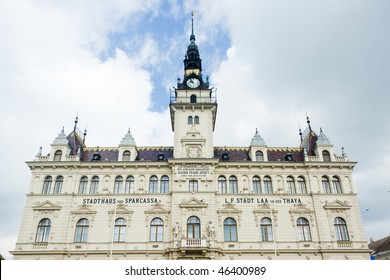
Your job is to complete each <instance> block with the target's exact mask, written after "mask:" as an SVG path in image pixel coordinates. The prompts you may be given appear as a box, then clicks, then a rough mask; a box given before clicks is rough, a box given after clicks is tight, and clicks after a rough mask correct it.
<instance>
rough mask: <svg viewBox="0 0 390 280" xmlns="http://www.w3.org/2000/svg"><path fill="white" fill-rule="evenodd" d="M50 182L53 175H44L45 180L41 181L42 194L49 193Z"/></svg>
mask: <svg viewBox="0 0 390 280" xmlns="http://www.w3.org/2000/svg"><path fill="white" fill-rule="evenodd" d="M52 182H53V177H51V176H46V177H45V180H44V181H43V186H42V194H49V193H50V189H51V184H52Z"/></svg>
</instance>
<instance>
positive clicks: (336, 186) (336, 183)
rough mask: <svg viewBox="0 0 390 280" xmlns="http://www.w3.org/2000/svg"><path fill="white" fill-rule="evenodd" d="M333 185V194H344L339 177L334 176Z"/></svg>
mask: <svg viewBox="0 0 390 280" xmlns="http://www.w3.org/2000/svg"><path fill="white" fill-rule="evenodd" d="M332 183H333V192H334V193H343V191H342V189H341V185H340V180H339V178H338V177H336V176H334V177H333V178H332Z"/></svg>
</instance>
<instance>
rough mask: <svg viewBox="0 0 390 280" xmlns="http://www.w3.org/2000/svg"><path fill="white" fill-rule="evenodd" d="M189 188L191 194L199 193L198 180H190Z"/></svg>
mask: <svg viewBox="0 0 390 280" xmlns="http://www.w3.org/2000/svg"><path fill="white" fill-rule="evenodd" d="M188 188H189V191H190V192H197V191H198V181H197V180H190V181H189V186H188Z"/></svg>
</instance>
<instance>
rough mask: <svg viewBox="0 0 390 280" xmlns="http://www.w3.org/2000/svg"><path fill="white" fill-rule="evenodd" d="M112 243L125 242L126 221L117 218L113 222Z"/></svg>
mask: <svg viewBox="0 0 390 280" xmlns="http://www.w3.org/2000/svg"><path fill="white" fill-rule="evenodd" d="M113 241H114V242H125V241H126V220H125V219H123V218H118V219H116V220H115V228H114V240H113Z"/></svg>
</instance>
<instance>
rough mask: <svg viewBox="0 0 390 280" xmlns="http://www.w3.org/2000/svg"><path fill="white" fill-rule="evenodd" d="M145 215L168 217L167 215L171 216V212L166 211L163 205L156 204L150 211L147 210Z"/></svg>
mask: <svg viewBox="0 0 390 280" xmlns="http://www.w3.org/2000/svg"><path fill="white" fill-rule="evenodd" d="M145 214H150V215H167V214H169V210H166V209H165V208H164V207H163V204H160V203H156V204H153V205H152V207H150V208H149V209H148V210H145Z"/></svg>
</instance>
